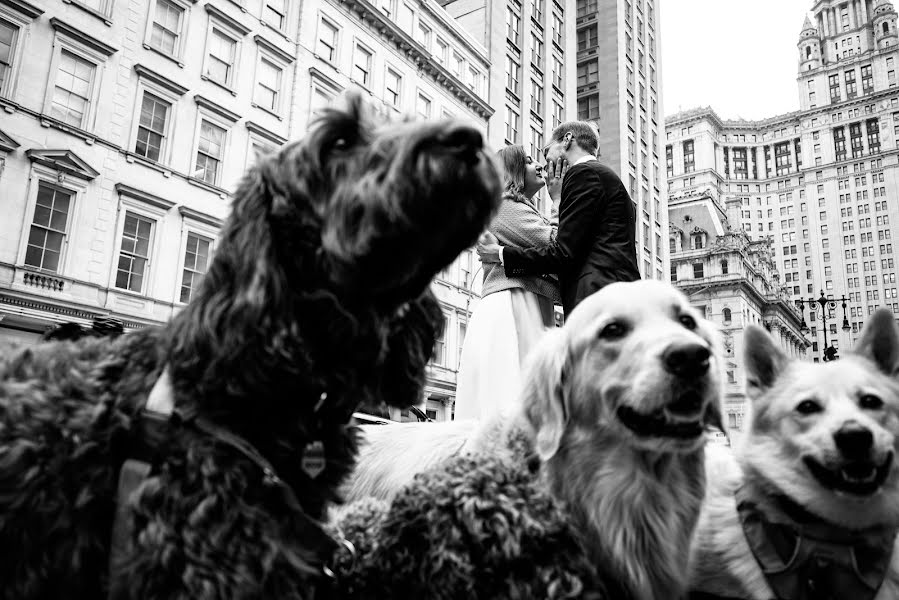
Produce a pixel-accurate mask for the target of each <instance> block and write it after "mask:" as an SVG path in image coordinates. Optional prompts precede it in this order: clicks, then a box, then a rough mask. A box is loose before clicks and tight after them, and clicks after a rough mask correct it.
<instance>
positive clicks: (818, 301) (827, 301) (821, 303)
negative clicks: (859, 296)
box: [795, 290, 851, 362]
mask: <svg viewBox="0 0 899 600" xmlns="http://www.w3.org/2000/svg"><path fill="white" fill-rule="evenodd" d="M848 301H849V298H847V297H846V296H842V297H840V298H828V297H827V296H825V295H824V291H823V290H822V291H821V297H820V298H807V299H805V300H803V299H802V298H799V299H797V300H796V301H795V302H796V308H798V309H799V311H800V312H802V327H801V329H802V332H803V333H805V332H807V331H809V327H808V325H807V324H806V323H805V306H806V305H808V310H809V314H812V312H813V311H817V312H819V313H820V314H821V318H820V319H819V320H820V321H821V327H822V328H823V329H824V349H823V350H822V354H823V357H822V358H823V360H824V362H829V361H832V360H836V359H837V358H839V357H838V356H837V349H836V348H834V347H833V346H831V345H830V344H828V343H827V315H828V313H829V312H830V311H832V310H835V309H836V307H837V302H841V303H842V304H843V331H849V330H850V329H851V328H850V327H849V319H847V318H846V303H847V302H848Z"/></svg>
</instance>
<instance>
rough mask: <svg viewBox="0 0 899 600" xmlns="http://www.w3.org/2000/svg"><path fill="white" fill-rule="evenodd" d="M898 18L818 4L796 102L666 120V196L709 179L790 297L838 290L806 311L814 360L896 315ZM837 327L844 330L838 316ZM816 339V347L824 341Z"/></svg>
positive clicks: (862, 5)
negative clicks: (758, 111)
mask: <svg viewBox="0 0 899 600" xmlns="http://www.w3.org/2000/svg"><path fill="white" fill-rule="evenodd" d="M896 19H897V14H896V12H895V10H893V7H892V5H891V3H890V2H889V0H875V1H873V2H871V1H866V0H860V1H852V2H845V1H841V2H838V1H836V0H834V1H828V0H820V1H818V2H816V3H815V4H814V6H813V8H812V16H811V18H807V19H806V20H805V23H804V25H803V26H802V31H801V33H800V36H799V42H798V45H797V47H798V51H799V57H798V61H797V62H798V77H797V82H798V87H799V99H800V109H799V110H798V111H796V112H792V113H789V114H784V115H779V116H774V117H771V118H768V119H763V120H760V121H745V120H722V119H721V118H720V117H718V115H717V114H716V113H715V112H714V111H713V110H712V109H710V108H702V109H694V110H690V111H686V112H682V113H679V114H676V115H672V116H671V117H668V118H667V119H666V129H667V131H666V144H667V145H666V149H665V153H666V168H667V177H668V182H669V188H670V190H671V193H676V192H689V191H691V190H697V189H700V188H705V187H708V188H710V189H711V190H713V192H714V193H715V194H717V195H720V196H723V197H725V198H726V200H725V203H729V202H738V203H739V205H740V210H739V211H734V213H733V217H734V219H733V220H732V223H731V224H732V225H734V226H739V227H742V228H743V229H744V231H746V233H747V234H748V235H749V236H750V237H751V238H752V239H753V240H761V239H766V238H767V239H770V240H772V242H773V244H774V250H775V256H776V260H777V265H778V269H779V270H780V271H781V273H782V275H783V280H782V283H784V284H785V285H786V286H787V289H788V290H789V292H790V294H791V298H792V299H793V300H796V299H808V298H810V297H811V298H814V297H818V296H819V295H820V294H821V293H822V292H823V293H824V294H825V295H826V296H828V297H833V298H840V297H843V296H845V297H846V298H847V300H848V302H847V308H846V314H845V315H844V314H843V309H842V307H841V302H839V301H838V302H836V306H835V308H833V309H828V313H827V315H826V316H827V326H826V327H823V326H822V325H823V322H822V319H821V316H822V315H821V313H820V312H814V311H809V310H808V309H806V311H805V320H806V322H807V324H808V326H809V335H810V336H811V340H812V356H813V357H814V360H820V359H822V358H823V352H824V349H825V347H826V346H828V345H832V346H833V347H834V348H835V349H836V350H837V351H840V350H849V349H850V348H851V347H852V345H853V344H854V343H855V340H856V339H857V337H858V335H859V333H860V332H861V328H862V324H863V322H864V320H865V318H866V316H867V315H870V314H871V313H872V312H873V311H874V310H875V309H876V308H877V307H879V306H885V307H888V308H890V309H891V310H892V311H893V312H894V313H896V314H897V315H899V293H897V289H899V285H897V282H896V265H895V255H894V254H893V241H892V238H893V235H892V234H893V231H894V230H895V229H894V226H895V224H896V223H897V219H899V204H897V201H896V198H897V197H899V182H897V176H899V168H897V167H899V146H897V143H899V89H897V80H896V60H897V49H899V48H897V41H899V36H897V31H896ZM844 316H845V319H846V320H847V323H846V324H847V329H848V331H844V329H843V319H844ZM825 339H826V343H825Z"/></svg>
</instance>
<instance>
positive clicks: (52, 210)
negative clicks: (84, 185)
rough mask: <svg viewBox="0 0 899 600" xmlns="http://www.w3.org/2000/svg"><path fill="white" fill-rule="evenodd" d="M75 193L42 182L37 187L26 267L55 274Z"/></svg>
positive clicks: (26, 252) (58, 265) (57, 270)
mask: <svg viewBox="0 0 899 600" xmlns="http://www.w3.org/2000/svg"><path fill="white" fill-rule="evenodd" d="M73 196H74V194H73V193H72V192H68V191H65V190H61V189H58V188H55V187H52V186H50V185H49V184H47V183H45V182H43V181H41V182H39V183H38V188H37V201H36V202H35V205H34V218H33V219H32V221H31V230H30V231H29V233H28V247H27V248H26V250H25V264H26V265H28V266H30V267H35V268H37V269H41V270H44V271H50V272H53V273H58V272H59V268H60V264H59V263H60V258H61V257H62V246H63V242H65V238H66V225H67V224H68V220H69V210H70V209H71V205H72V197H73Z"/></svg>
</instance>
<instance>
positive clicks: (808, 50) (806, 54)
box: [805, 46, 812, 58]
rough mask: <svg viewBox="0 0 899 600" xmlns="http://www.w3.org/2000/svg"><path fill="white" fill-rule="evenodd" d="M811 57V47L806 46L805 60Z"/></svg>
mask: <svg viewBox="0 0 899 600" xmlns="http://www.w3.org/2000/svg"><path fill="white" fill-rule="evenodd" d="M811 55H812V47H811V46H806V47H805V57H806V58H809V57H810V56H811Z"/></svg>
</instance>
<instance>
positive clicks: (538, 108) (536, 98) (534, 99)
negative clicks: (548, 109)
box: [531, 79, 543, 117]
mask: <svg viewBox="0 0 899 600" xmlns="http://www.w3.org/2000/svg"><path fill="white" fill-rule="evenodd" d="M531 90H532V91H531V110H532V111H534V112H535V113H537V114H538V115H540V116H541V117H542V116H543V86H542V85H540V84H539V83H537V80H536V79H532V80H531Z"/></svg>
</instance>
